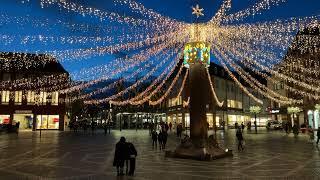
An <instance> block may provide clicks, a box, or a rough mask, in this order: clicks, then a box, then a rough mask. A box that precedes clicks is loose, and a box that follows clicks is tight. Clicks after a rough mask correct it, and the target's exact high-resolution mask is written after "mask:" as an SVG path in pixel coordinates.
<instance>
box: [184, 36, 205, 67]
mask: <svg viewBox="0 0 320 180" xmlns="http://www.w3.org/2000/svg"><path fill="white" fill-rule="evenodd" d="M183 55H184V61H183V64H184V66H185V67H187V68H189V67H190V65H191V64H195V63H201V64H205V65H206V66H207V67H209V66H210V45H209V44H208V43H205V42H191V43H187V44H186V45H185V47H184V51H183Z"/></svg>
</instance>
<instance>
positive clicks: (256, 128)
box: [253, 121, 258, 134]
mask: <svg viewBox="0 0 320 180" xmlns="http://www.w3.org/2000/svg"><path fill="white" fill-rule="evenodd" d="M253 123H254V130H255V131H256V134H257V133H258V127H257V121H254V122H253Z"/></svg>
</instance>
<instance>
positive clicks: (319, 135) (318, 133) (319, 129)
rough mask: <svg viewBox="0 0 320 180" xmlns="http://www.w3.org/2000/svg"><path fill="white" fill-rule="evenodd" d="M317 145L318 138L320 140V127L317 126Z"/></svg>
mask: <svg viewBox="0 0 320 180" xmlns="http://www.w3.org/2000/svg"><path fill="white" fill-rule="evenodd" d="M317 138H318V139H317V145H318V144H319V140H320V127H318V131H317Z"/></svg>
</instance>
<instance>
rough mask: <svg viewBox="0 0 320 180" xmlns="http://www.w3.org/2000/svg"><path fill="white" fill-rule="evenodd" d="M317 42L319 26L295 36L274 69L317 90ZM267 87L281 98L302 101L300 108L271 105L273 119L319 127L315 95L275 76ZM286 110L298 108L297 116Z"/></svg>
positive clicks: (319, 108)
mask: <svg viewBox="0 0 320 180" xmlns="http://www.w3.org/2000/svg"><path fill="white" fill-rule="evenodd" d="M319 38H320V31H319V25H318V26H310V27H308V28H306V29H304V30H302V31H300V32H298V34H297V35H296V37H295V39H294V41H293V43H292V45H291V47H290V48H289V50H288V52H287V54H286V56H285V57H284V59H283V61H282V62H281V63H279V64H278V65H276V66H275V69H276V70H277V71H279V72H280V73H282V74H284V75H286V76H289V77H293V78H294V79H296V80H297V81H299V82H302V83H304V84H310V85H312V86H314V87H319V86H320V72H319V68H320V52H319V51H318V50H317V49H319V48H320V41H319ZM268 87H269V88H272V89H273V90H275V91H276V92H278V93H279V94H281V95H283V96H285V97H289V98H293V99H302V100H303V103H301V104H290V105H285V104H280V103H277V102H274V101H271V102H270V104H271V110H272V112H274V113H273V118H274V119H276V120H279V121H282V122H288V123H291V124H298V125H302V124H304V125H307V126H310V127H312V128H314V129H318V127H319V126H320V106H319V104H320V98H319V94H320V93H319V92H317V91H313V90H310V89H309V88H306V87H305V86H304V85H299V84H297V83H294V82H292V81H289V80H287V81H284V80H282V79H280V78H278V77H276V76H271V78H270V79H269V80H268ZM288 107H289V108H290V107H298V108H300V110H301V112H299V113H294V114H289V112H287V109H288Z"/></svg>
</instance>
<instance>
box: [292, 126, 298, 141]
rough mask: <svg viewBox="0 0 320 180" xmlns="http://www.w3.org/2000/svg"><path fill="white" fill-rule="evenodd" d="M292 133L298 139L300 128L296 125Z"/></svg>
mask: <svg viewBox="0 0 320 180" xmlns="http://www.w3.org/2000/svg"><path fill="white" fill-rule="evenodd" d="M292 132H293V134H294V137H295V138H296V137H298V135H299V128H298V126H297V125H296V124H294V125H293V127H292Z"/></svg>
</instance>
